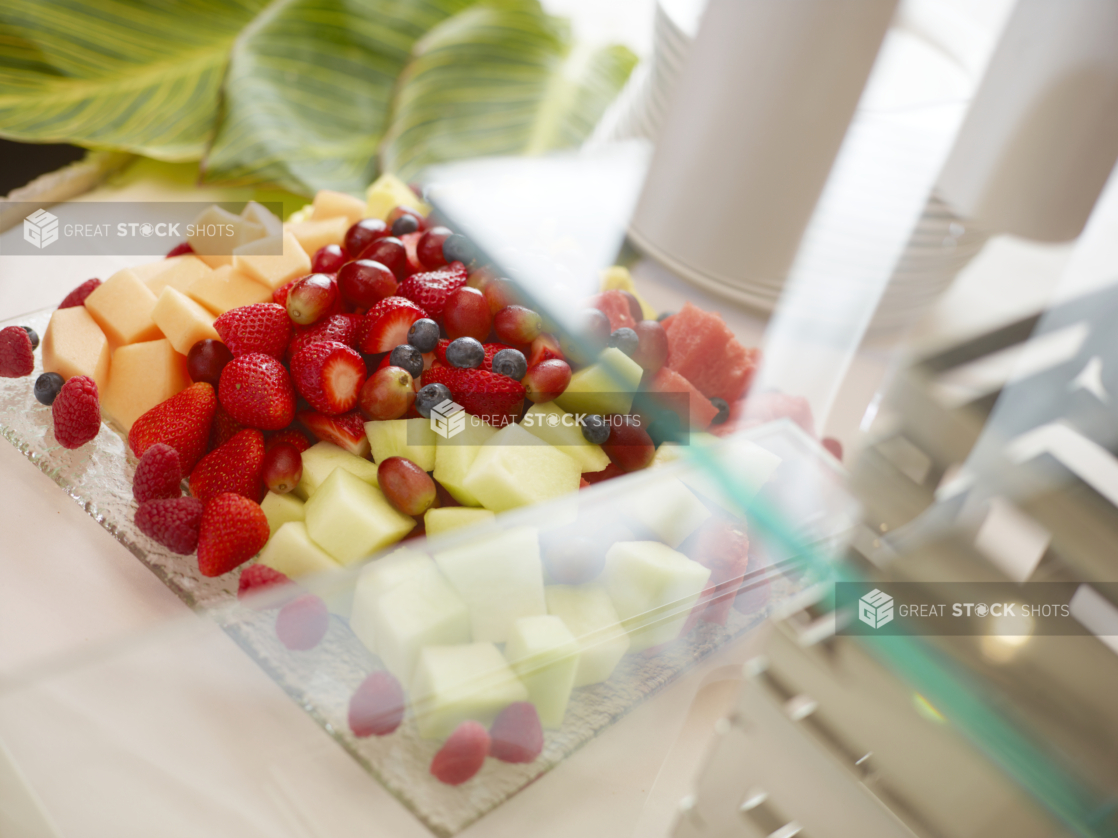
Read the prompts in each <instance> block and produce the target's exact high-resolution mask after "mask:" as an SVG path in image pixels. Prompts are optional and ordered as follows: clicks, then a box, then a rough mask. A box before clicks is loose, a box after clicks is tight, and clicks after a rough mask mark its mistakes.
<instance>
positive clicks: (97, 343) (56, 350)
mask: <svg viewBox="0 0 1118 838" xmlns="http://www.w3.org/2000/svg"><path fill="white" fill-rule="evenodd" d="M42 345H43V371H44V372H56V373H58V374H59V375H61V376H62V377H63V378H65V379H67V380H69V379H70V378H72V377H73V376H75V375H87V376H89V377H90V378H92V379H93V381H94V382H95V383H96V384H97V392H98V393H99V394H102V395H103V394H104V392H105V388H106V387H107V386H108V383H109V363H110V361H111V359H112V350H110V349H109V339H108V338H107V337H105V333H104V332H102V331H101V327H100V326H98V325H97V321H96V320H94V319H93V316H92V315H91V314H90V313H89V312H88V311H86V310H85V306H72V307H70V308H60V309H58V310H57V311H55V312H54V314H52V315H51V316H50V322H49V323H48V324H47V330H46V332H44V333H43V344H42Z"/></svg>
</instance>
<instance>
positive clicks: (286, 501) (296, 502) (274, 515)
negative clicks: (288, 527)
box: [260, 492, 307, 535]
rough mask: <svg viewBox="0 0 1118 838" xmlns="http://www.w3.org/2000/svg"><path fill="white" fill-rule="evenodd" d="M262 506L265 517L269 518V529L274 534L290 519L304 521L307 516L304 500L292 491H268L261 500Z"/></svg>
mask: <svg viewBox="0 0 1118 838" xmlns="http://www.w3.org/2000/svg"><path fill="white" fill-rule="evenodd" d="M260 508H261V509H262V510H264V517H265V518H267V519H268V531H269V532H270V533H271V534H272V535H275V534H276V530H278V529H279V528H280V527H282V526H283V525H284V524H286V523H288V522H289V521H303V520H305V519H306V517H307V513H306V510H305V509H304V508H303V501H302V500H300V499H299V498H297V497H295V495H294V493H292V492H288V493H287V494H285V495H277V494H276V493H275V492H268V494H266V495H265V496H264V500H262V501H261V502H260Z"/></svg>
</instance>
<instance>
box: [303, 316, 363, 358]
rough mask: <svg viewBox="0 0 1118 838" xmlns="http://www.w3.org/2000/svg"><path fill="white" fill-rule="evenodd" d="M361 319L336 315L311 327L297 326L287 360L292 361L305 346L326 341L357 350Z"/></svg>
mask: <svg viewBox="0 0 1118 838" xmlns="http://www.w3.org/2000/svg"><path fill="white" fill-rule="evenodd" d="M360 322H361V318H360V317H358V316H356V315H352V314H335V315H333V316H331V317H323V318H322V319H321V320H319V321H318V322H317V323H312V324H311V325H310V326H296V327H295V332H294V335H293V337H292V338H291V343H289V344H288V345H287V354H286V356H285V357H286V358H287V360H288V361H290V360H291V359H292V358H293V357H295V354H296V353H297V352H298V351H299V350H300V349H302V348H303V347H304V346H309V345H310V344H312V343H318V342H319V341H324V340H336V341H337V342H338V343H344V344H345V345H346V346H351V347H353V348H355V349H356V348H357V327H358V324H359V323H360Z"/></svg>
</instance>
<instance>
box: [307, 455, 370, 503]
mask: <svg viewBox="0 0 1118 838" xmlns="http://www.w3.org/2000/svg"><path fill="white" fill-rule="evenodd" d="M302 461H303V476H302V477H300V478H299V483H298V485H297V486H296V487H295V494H296V495H298V496H299V497H301V498H302V499H303V500H306V499H307V498H309V497H310V496H311V495H313V494H314V493H315V490H316V489H318V487H319V486H321V485H322V483H323V481H325V480H326V478H327V477H329V476H330V473H331V472H332V471H334V469H336V468H343V469H345V470H346V471H348V472H350V473H351V474H355V475H357V476H358V477H360V478H361V479H362V480H364V481H365V482H366V483H368V484H369V485H370V486H379V484H378V483H377V467H376V464H375V463H371V462H369V461H368V460H366V459H365V458H364V457H358V456H357V455H356V454H350V453H349V452H348V451H346V450H345V449H344V448H341V447H340V446H337V445H335V444H334V443H332V442H326V441H322V442H316V443H315V444H314V445H312V446H311V447H310V448H308V449H307V450H306V451H304V452H303V454H302Z"/></svg>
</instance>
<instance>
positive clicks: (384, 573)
mask: <svg viewBox="0 0 1118 838" xmlns="http://www.w3.org/2000/svg"><path fill="white" fill-rule="evenodd" d="M427 568H430V569H433V570H435V571H438V568H437V567H436V566H435V562H434V561H433V560H432V559H431V557H430V556H428V555H426V554H424V553H420V552H419V551H418V550H411V549H408V548H407V547H401V548H400V549H398V550H395V551H393V552H391V553H389V554H388V555H387V556H382V557H381V558H379V559H376V560H375V561H371V562H369V563H368V564H367V565H365V567H364V568H363V569H362V570H361V575H360V576H358V577H357V583H356V584H355V585H354V586H353V612H352V613H351V614H350V617H349V627H350V629H351V630H352V631H353V633H354V634H355V635H357V637H358V639H359V640H360V641H361V642H362V643H364V644H365V647H366V648H367V649H368V650H369V651H370V652H373V653H375V652H376V650H377V644H376V615H377V602H378V601H379V600H380V597H381V595H382V594H386V593H388V592H389V591H390V590H392V589H393V588H395V587H396V586H397V585H399V584H400V583H401V582H403V581H404V580H405V579H408V578H410V577H412V576H415V575H416V574H417V573H419V572H420V571H423V570H424V569H427ZM463 607H465V606H463ZM467 619H468V616H467Z"/></svg>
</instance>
